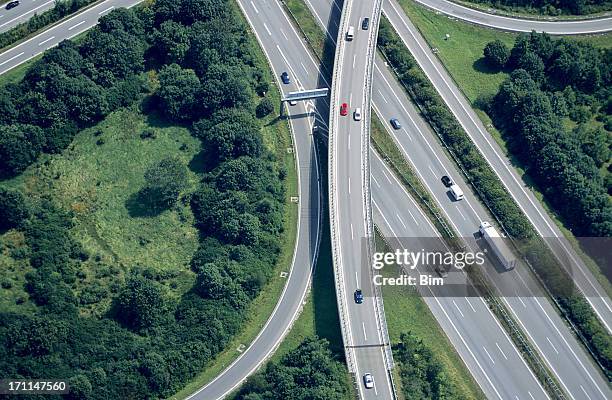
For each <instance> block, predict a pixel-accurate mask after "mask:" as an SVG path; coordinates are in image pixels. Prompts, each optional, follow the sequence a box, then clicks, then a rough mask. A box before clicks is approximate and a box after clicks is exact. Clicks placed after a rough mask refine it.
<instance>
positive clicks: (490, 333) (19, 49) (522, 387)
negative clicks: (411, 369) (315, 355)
mask: <svg viewBox="0 0 612 400" xmlns="http://www.w3.org/2000/svg"><path fill="white" fill-rule="evenodd" d="M305 1H306V2H307V3H311V2H310V0H305ZM318 1H323V0H316V1H315V0H312V4H310V5H311V7H313V4H315V3H317V2H318ZM136 3H138V1H135V0H120V1H119V0H108V1H105V2H103V3H101V4H99V5H97V6H96V7H93V8H92V9H90V10H87V11H85V12H83V13H82V14H79V15H77V16H75V17H72V18H71V19H69V20H68V21H65V22H64V23H62V24H59V25H57V26H56V27H53V28H51V29H50V30H48V31H46V32H45V33H43V34H41V35H39V36H37V37H35V38H33V39H30V40H28V41H26V42H24V43H23V44H21V45H19V46H16V47H15V48H14V49H11V50H9V51H7V52H5V53H3V54H0V73H3V72H5V71H6V70H8V69H10V68H12V67H13V66H16V65H18V64H20V63H22V62H23V61H25V60H26V59H28V58H31V57H32V56H34V55H36V54H39V53H40V52H42V51H43V50H45V49H46V48H49V47H51V46H53V45H55V44H57V43H58V42H59V41H61V40H63V39H65V38H69V37H73V36H75V35H76V34H78V33H80V32H82V31H84V30H86V29H88V28H90V27H91V26H93V25H94V24H95V23H96V21H97V18H99V16H100V15H103V14H104V13H106V12H108V11H110V10H111V9H112V8H113V7H120V6H132V5H134V4H136ZM326 3H327V4H322V6H324V7H325V8H326V10H327V11H326V13H325V12H324V11H325V10H323V9H322V8H321V5H319V6H315V7H313V8H314V9H315V11H316V14H317V16H318V18H320V19H321V20H322V21H325V24H324V25H326V26H327V25H329V27H332V28H333V26H334V24H335V25H336V27H337V21H336V20H335V19H334V18H333V16H332V14H330V10H332V9H336V10H339V8H338V6H337V5H335V4H334V5H331V4H330V3H329V2H328V1H327V2H326ZM360 3H361V2H360ZM387 4H389V3H387ZM241 5H242V7H243V8H244V9H245V13H246V14H247V15H248V16H250V21H249V22H250V23H251V25H252V26H253V27H254V29H255V31H256V32H257V33H258V35H259V36H260V38H262V37H263V38H264V40H261V42H262V44H263V45H264V46H263V47H264V48H265V49H266V52H267V53H268V54H267V55H268V58H269V59H270V61H271V63H272V65H273V68H274V69H275V70H276V72H279V70H277V68H278V69H283V70H285V69H289V70H290V71H291V73H292V74H294V75H295V76H296V80H295V82H296V84H297V85H302V84H304V85H305V86H306V87H309V88H311V87H312V86H313V85H316V84H319V83H320V82H321V78H320V77H319V75H318V68H317V67H318V66H317V65H316V64H315V63H314V62H312V59H311V58H309V57H308V56H307V55H306V54H307V52H306V49H305V48H303V44H302V43H301V42H300V41H299V40H297V36H298V35H297V34H295V32H293V28H292V27H291V24H290V23H289V21H288V20H287V19H286V17H285V16H284V14H283V13H282V11H281V12H280V13H279V12H278V11H273V12H272V13H271V14H267V17H266V18H268V19H267V20H266V19H265V18H264V14H265V13H264V11H262V10H263V9H266V8H269V9H271V10H272V9H273V10H276V9H277V8H278V9H279V8H280V6H279V5H278V2H276V1H273V0H261V1H257V2H253V1H247V0H243V1H242V2H241ZM388 8H389V7H388V5H387V6H386V7H385V12H386V11H387V9H388ZM365 14H366V13H365V12H364V15H363V16H365ZM359 17H360V16H355V17H354V18H355V19H356V22H353V24H354V25H355V27H356V29H358V28H359V21H358V18H359ZM404 18H405V16H404ZM2 21H4V20H3V19H1V17H0V24H1V23H2ZM266 21H267V22H266ZM582 26H584V25H582ZM396 29H397V26H396ZM279 33H280V35H279ZM358 33H360V32H358ZM565 33H571V32H569V30H567V31H566V32H565ZM409 37H410V36H408V35H406V36H405V38H409ZM334 38H335V37H334ZM269 39H273V40H269ZM408 41H411V40H408ZM274 43H275V44H274ZM354 43H357V42H354ZM275 59H276V61H275ZM280 60H282V61H280ZM353 60H355V62H357V57H354V58H353ZM359 61H360V62H361V63H362V68H365V59H364V60H359ZM345 64H350V58H349V59H346V61H345ZM346 67H347V68H349V67H348V66H346ZM358 68H360V67H358ZM374 72H375V83H374V90H373V93H372V94H373V101H374V106H375V107H376V109H378V110H379V112H380V113H381V115H383V117H385V119H388V118H387V117H388V116H389V115H390V116H399V117H400V119H402V122H404V123H405V124H407V123H408V122H407V121H408V120H410V119H415V121H417V122H414V123H410V125H409V127H408V130H402V131H399V132H394V133H396V135H395V138H396V140H398V142H400V143H402V147H403V149H404V152H405V154H406V156H407V158H408V159H409V161H411V162H412V163H413V164H414V165H417V164H419V166H420V165H421V164H422V167H421V168H417V172H418V173H419V174H420V175H421V178H422V179H423V180H424V181H425V182H426V184H429V186H430V190H431V191H433V192H436V195H435V197H436V199H437V201H438V202H439V203H440V204H441V205H442V206H443V207H445V210H446V212H447V215H448V216H449V218H450V219H451V220H453V221H459V222H458V223H457V225H458V226H457V227H458V228H459V229H458V230H459V231H462V232H463V231H466V230H465V229H472V232H473V231H475V230H476V228H477V227H474V224H475V223H477V222H478V221H479V220H480V219H482V218H486V212H485V211H484V210H482V209H481V208H479V207H480V206H479V204H478V203H477V202H476V201H475V199H474V198H473V196H472V194H471V193H468V194H467V199H466V202H465V203H463V202H462V204H450V205H449V203H444V201H445V200H444V197H443V196H446V193H445V192H444V191H443V189H442V193H437V192H440V191H441V189H440V188H439V187H435V186H434V184H433V182H434V177H436V178H437V179H439V175H440V174H441V173H444V172H446V173H450V174H451V175H453V177H454V178H455V179H458V178H460V177H459V174H458V173H457V172H456V171H455V170H454V167H453V165H452V164H450V163H449V162H448V160H445V159H444V157H441V160H442V162H441V163H439V164H438V162H434V160H435V159H436V153H437V151H438V150H440V151H441V149H439V147H435V140H431V138H430V136H431V137H432V134H431V132H429V131H428V130H427V129H428V128H427V127H426V126H420V125H421V124H423V122H422V121H420V120H418V114H417V113H416V112H414V110H412V108H411V106H410V105H409V101H408V99H406V98H405V96H403V93H401V90H396V89H394V88H393V86H397V84H396V83H395V82H393V79H392V76H391V75H390V74H389V73H388V71H386V69H385V66H384V64H382V63H380V62H379V60H378V61H377V64H376V67H375V71H374ZM379 76H382V77H383V79H382V80H386V81H387V83H386V85H388V86H389V87H390V91H388V90H387V88H385V87H382V89H381V90H380V91H378V89H377V88H378V87H379V86H378V85H381V84H380V83H379V82H381V78H380V77H379ZM300 77H301V78H300ZM298 79H300V80H298ZM304 82H308V83H307V84H306V83H304ZM353 83H354V82H349V83H348V85H349V86H350V87H353V86H355V85H354V84H353ZM297 85H296V87H299V86H297ZM321 86H323V84H321ZM363 87H364V86H361V87H360V90H361V91H363ZM291 89H295V87H291ZM348 95H349V97H350V93H348ZM362 99H363V97H362ZM349 100H350V99H349ZM352 103H353V104H352V105H351V110H352V109H353V105H354V104H355V103H354V102H352ZM349 104H351V103H349ZM388 104H393V105H394V106H395V109H390V108H389V107H390V106H389V105H388ZM403 105H405V107H404V106H403ZM335 106H338V105H335ZM325 107H326V105H325V104H317V108H318V110H319V111H320V112H321V114H323V115H325V112H326V110H325ZM388 108H389V109H388ZM387 109H388V110H387ZM295 110H296V111H295V112H294V113H292V115H293V117H292V119H291V122H292V126H293V129H294V134H295V138H296V143H295V150H296V152H298V157H297V158H298V163H299V165H300V172H301V184H300V188H301V193H300V202H304V201H305V199H308V198H310V204H311V205H312V206H313V207H314V204H315V203H316V202H315V201H314V199H315V198H316V197H317V195H316V194H315V190H314V189H313V186H311V191H310V192H309V193H304V191H303V190H302V188H303V186H304V185H307V184H308V181H310V182H311V185H314V184H315V183H314V182H315V181H316V179H315V178H314V176H315V174H314V171H315V170H316V169H315V168H314V167H313V165H312V164H313V162H314V161H315V159H314V153H313V152H312V148H311V150H309V151H306V152H304V151H302V149H305V148H306V146H302V145H301V144H299V143H298V142H299V140H298V138H299V137H301V136H303V137H307V138H309V136H308V135H309V133H310V132H311V128H312V125H311V123H312V122H310V123H309V122H308V121H309V119H308V118H303V116H304V114H306V115H308V114H310V113H311V112H312V111H313V106H312V104H307V105H298V106H296V108H295ZM362 112H363V108H362ZM413 113H414V115H412V114H413ZM300 115H301V116H300ZM345 118H346V117H345ZM320 123H321V124H324V122H322V121H320ZM349 126H350V125H349ZM419 126H420V128H417V127H419ZM348 129H349V131H350V132H352V131H353V130H352V129H351V128H348ZM421 136H422V137H424V138H427V139H423V140H422V141H421V139H419V138H420V137H421ZM398 138H401V139H398ZM415 139H419V146H415V143H414V142H415V141H416V140H415ZM308 140H310V139H308ZM347 142H348V137H347V138H345V142H344V145H345V146H348V143H347ZM351 145H354V144H353V143H351ZM413 147H416V150H415V151H414V152H411V153H410V152H409V150H410V149H412V148H413ZM429 147H431V150H429V152H428V151H426V150H427V148H429ZM416 153H418V154H416ZM442 153H443V152H442ZM303 154H305V156H303ZM306 160H308V161H306ZM447 163H448V164H447ZM428 170H429V172H428ZM304 171H309V172H304ZM428 174H429V175H431V176H428ZM306 175H308V177H306ZM372 181H373V184H372V189H373V191H374V192H373V196H374V198H373V204H374V212H375V215H374V217H375V218H376V220H375V221H376V223H377V224H378V225H379V227H380V228H381V230H382V231H383V233H385V234H386V235H388V236H391V235H393V236H429V235H433V233H431V232H433V228H431V227H429V228H427V227H426V225H427V224H426V222H424V221H425V219H424V217H423V216H422V215H421V214H420V213H419V210H418V207H416V205H415V204H413V203H412V202H411V200H410V199H409V197H407V195H406V194H405V193H404V194H403V195H401V194H399V193H398V190H399V191H400V192H402V190H401V189H400V187H399V184H398V182H396V181H395V180H394V178H393V176H392V175H391V174H390V171H388V170H385V169H384V166H383V165H382V163H380V162H379V160H378V159H377V158H372ZM344 183H346V182H344ZM435 183H436V184H439V182H438V181H436V182H435ZM461 184H462V185H465V183H464V182H461ZM349 186H350V185H349ZM464 188H465V187H464ZM351 190H352V187H351ZM344 194H345V193H343V195H344ZM378 196H380V200H379V197H378ZM306 201H308V200H306ZM446 201H447V202H448V197H446ZM453 206H455V207H453ZM460 206H461V207H464V208H460ZM465 207H467V208H465ZM469 208H474V210H475V211H474V212H473V213H472V214H471V215H470V212H469V210H468V209H469ZM301 210H302V212H303V214H301V215H302V219H301V221H302V222H301V224H302V225H305V224H306V223H307V222H305V221H307V220H310V221H311V222H310V227H311V228H310V232H309V233H306V234H302V228H301V229H300V238H303V240H302V239H301V240H300V242H302V243H306V244H305V246H304V247H303V248H304V251H305V252H306V253H301V254H306V255H304V257H305V260H307V261H305V262H299V263H296V264H294V266H293V270H292V271H293V272H292V273H291V275H290V276H289V277H288V284H287V285H288V288H287V289H286V290H285V292H284V293H283V296H282V297H281V299H280V300H279V304H278V306H277V310H276V311H277V313H278V315H277V318H276V319H274V318H275V317H274V316H273V317H272V318H271V320H270V321H269V323H268V325H267V326H266V328H268V329H271V328H274V329H276V330H278V331H279V332H280V335H277V336H275V337H273V338H271V339H270V340H267V338H266V337H267V336H268V334H269V333H270V332H274V331H273V330H268V331H265V328H264V331H262V334H260V336H259V337H258V339H257V340H255V341H254V342H253V343H252V344H251V346H250V347H249V348H248V350H247V351H245V352H244V355H243V356H242V357H241V358H240V359H239V361H237V362H236V363H235V364H233V365H232V366H231V367H230V368H228V369H227V370H226V371H225V372H224V374H222V375H221V376H220V377H219V378H217V379H216V380H215V381H214V382H213V383H212V384H210V385H209V386H208V387H207V388H205V390H204V391H202V392H200V393H199V394H198V395H197V396H198V398H206V399H208V398H218V397H220V396H222V395H223V394H225V393H227V392H228V391H229V390H231V389H232V388H235V387H236V386H237V385H238V384H239V382H240V381H241V380H242V379H244V378H245V377H246V376H247V375H248V374H249V373H251V372H252V371H253V370H254V369H255V368H256V367H257V366H258V365H260V364H261V362H262V361H263V360H264V359H265V357H267V356H268V355H269V354H270V353H271V352H272V351H273V349H274V348H275V346H276V344H277V343H278V341H280V339H281V338H282V336H283V335H284V333H285V332H286V331H287V329H288V328H289V326H290V324H291V322H292V321H293V317H294V316H295V313H296V312H297V311H298V310H299V307H300V304H301V302H302V299H303V296H304V293H305V292H306V289H307V285H308V277H309V275H310V268H311V265H312V264H311V260H312V258H310V259H309V258H308V257H314V254H315V253H316V243H317V240H316V229H315V228H312V227H313V225H312V224H313V223H314V222H313V221H314V220H316V218H315V217H313V214H312V213H313V212H314V209H313V208H312V207H310V208H309V207H304V205H303V204H301ZM304 216H306V217H304ZM411 221H412V222H411ZM461 221H463V222H461ZM457 227H456V228H457ZM467 227H469V228H467ZM298 251H299V250H297V249H296V260H300V259H299V258H297V257H300V256H298V255H297V254H298ZM300 261H301V260H300ZM300 280H301V281H302V284H294V285H295V286H291V285H292V282H298V283H299V281H300ZM348 285H350V282H349V283H347V288H348ZM347 290H348V289H347ZM346 295H347V299H346V300H347V301H351V300H352V292H349V293H346ZM525 300H526V299H525V298H522V297H515V300H514V303H510V305H511V306H512V307H513V308H514V307H516V309H517V310H519V311H516V310H515V311H514V312H515V315H520V316H523V314H521V313H522V312H525V313H526V314H528V315H529V314H531V313H533V312H534V311H533V310H532V309H536V311H537V309H540V312H539V314H535V315H536V316H539V318H540V319H541V322H540V324H541V325H542V326H541V327H538V328H537V329H535V328H534V325H531V324H530V323H523V328H524V330H525V331H527V332H529V333H530V335H531V336H532V338H531V339H532V340H533V341H534V342H536V343H537V344H538V347H539V349H538V350H539V351H540V352H541V353H544V354H545V357H546V358H547V360H546V362H547V363H548V364H549V366H550V365H552V366H553V369H554V373H555V375H556V376H557V378H558V379H559V380H560V381H563V384H564V386H566V387H564V390H566V391H567V392H569V393H568V394H569V395H570V398H576V399H581V398H593V399H595V398H602V397H603V398H606V397H607V398H609V397H610V393H609V389H608V387H607V385H602V379H601V377H599V376H598V373H597V370H596V368H594V367H593V366H592V365H591V363H590V360H589V359H588V357H586V355H585V354H584V352H583V351H582V349H581V348H580V346H579V345H578V344H577V343H576V342H575V340H574V339H573V337H572V336H571V335H569V336H568V334H567V329H566V328H565V327H564V325H563V323H562V321H560V319H559V317H558V316H556V313H555V312H554V309H552V308H551V309H548V308H547V307H550V305H548V306H547V304H548V303H547V302H545V303H544V304H543V303H542V302H541V299H540V300H539V301H540V303H539V304H538V299H535V301H533V300H530V302H526V301H525ZM426 301H427V302H428V305H429V307H430V309H431V310H432V312H433V313H434V315H435V316H436V318H437V320H438V322H439V323H440V325H441V326H442V327H443V328H444V330H445V333H446V334H447V335H448V336H449V338H450V340H451V341H452V342H453V344H454V345H455V347H456V348H457V351H458V352H459V353H460V355H461V356H462V358H463V360H464V361H465V363H466V365H468V367H469V368H470V371H471V372H472V374H473V375H474V376H475V378H476V380H477V381H478V382H479V384H480V385H481V387H482V388H483V390H484V391H485V394H486V395H487V397H489V398H500V399H506V398H508V399H511V398H518V399H523V398H531V397H533V398H538V399H539V398H546V395H545V394H544V392H543V391H542V389H541V387H540V386H539V384H538V383H537V381H535V378H534V377H533V376H532V375H531V373H530V372H529V370H528V369H527V367H526V365H525V364H524V362H523V361H522V359H521V358H520V357H519V356H518V353H517V352H516V350H515V348H514V346H513V345H512V343H510V341H509V340H507V337H505V334H504V333H503V331H502V330H501V328H500V327H499V325H498V324H497V322H496V321H495V319H494V318H493V316H492V315H491V314H490V313H487V312H485V310H486V306H485V305H484V303H482V301H481V300H480V299H478V298H456V299H447V298H441V299H440V300H439V303H438V302H437V301H434V300H433V299H427V300H426ZM505 301H507V300H505ZM290 303H291V304H290ZM523 303H525V304H523ZM436 307H437V308H436ZM520 308H523V309H525V310H528V311H524V310H520ZM470 311H471V312H470ZM281 314H286V315H284V316H285V317H286V318H279V317H278V316H280V315H281ZM555 316H556V317H555ZM519 319H520V318H519ZM364 323H365V321H364ZM357 328H359V327H358V326H357ZM351 330H353V329H351ZM534 330H535V331H537V332H535V333H534ZM556 331H558V332H556ZM479 332H481V333H482V334H480V335H479ZM366 333H367V331H366ZM355 335H357V333H355ZM364 337H365V335H364V336H362V338H361V339H363V338H364ZM536 337H537V340H536ZM496 339H499V340H496ZM366 358H367V357H366ZM375 358H378V357H375ZM560 360H562V361H560ZM566 363H569V364H567V365H566ZM560 371H562V372H563V373H561V372H560ZM372 373H375V372H374V371H372ZM573 375H576V376H575V377H574V376H573ZM358 378H360V376H358ZM385 380H386V379H385V378H384V377H382V378H381V377H378V376H375V381H376V391H374V392H373V393H374V395H376V394H377V393H376V392H377V391H378V392H379V393H380V390H381V387H382V386H385ZM380 397H383V394H380ZM383 398H387V397H383Z"/></svg>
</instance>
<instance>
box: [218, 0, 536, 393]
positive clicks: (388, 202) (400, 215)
mask: <svg viewBox="0 0 612 400" xmlns="http://www.w3.org/2000/svg"><path fill="white" fill-rule="evenodd" d="M334 10H335V13H334V15H333V16H332V17H330V20H333V19H334V18H338V16H339V9H338V8H334ZM245 12H246V14H247V16H248V18H249V20H250V21H251V22H252V24H253V26H254V27H255V30H257V31H258V32H259V35H260V36H261V37H262V38H264V40H262V43H263V46H264V48H266V49H267V53H268V54H269V55H271V56H272V58H274V57H280V58H282V59H284V60H285V61H286V64H284V65H282V66H280V67H275V68H278V69H276V71H275V72H276V73H277V74H278V73H280V72H282V71H285V70H288V71H289V72H291V73H292V74H295V76H296V78H297V79H298V80H299V81H300V82H301V84H302V85H304V86H305V87H314V86H316V85H317V84H320V83H319V79H320V78H319V77H318V66H317V64H316V62H314V61H313V60H312V57H311V56H310V55H309V54H308V53H307V52H305V51H304V49H303V47H302V45H301V43H299V41H298V40H297V39H296V38H295V36H294V35H291V34H289V32H291V26H290V25H289V24H287V23H286V22H285V21H286V17H285V15H284V12H283V9H282V7H281V6H280V5H279V4H278V3H277V2H275V1H265V2H262V3H260V4H259V5H258V6H257V7H256V8H254V7H245ZM278 21H283V22H282V23H279V22H278ZM335 22H336V24H333V22H330V23H331V24H332V25H334V26H337V21H335ZM279 33H280V34H279ZM335 33H336V32H333V35H334V36H335ZM275 53H276V54H277V55H276V56H275V55H274V54H275ZM294 60H295V62H296V63H297V64H293V63H294ZM323 84H325V85H326V84H327V83H326V82H323ZM320 85H321V84H320ZM317 110H318V111H319V112H320V113H321V114H322V115H326V114H327V104H325V102H321V103H318V104H317ZM296 121H297V120H296ZM305 133H306V132H305ZM296 134H298V135H299V133H298V131H297V130H296ZM351 146H353V145H352V144H351ZM371 176H372V191H373V193H372V196H373V209H374V221H375V223H376V224H377V225H378V227H379V228H380V229H381V230H382V231H383V233H385V234H386V235H388V236H389V237H391V235H394V236H398V237H417V236H418V237H430V236H435V235H436V234H435V230H434V228H433V227H431V225H430V223H429V222H428V221H427V219H426V218H425V217H424V216H423V214H422V213H421V211H420V209H419V208H418V206H417V205H416V203H415V202H414V201H413V200H411V199H410V197H409V196H408V195H407V193H406V192H405V191H404V189H403V188H402V186H401V184H400V183H399V182H398V181H397V180H396V179H395V177H394V176H393V174H392V173H391V171H390V170H388V169H387V168H386V167H385V165H384V164H383V163H382V162H381V160H380V158H378V157H377V156H376V154H374V155H373V157H372V168H371ZM379 210H384V211H382V212H380V211H379ZM349 285H352V282H349ZM348 295H349V297H350V296H351V295H352V293H349V294H348ZM349 300H350V301H352V299H349ZM426 302H427V303H428V306H429V307H430V309H431V310H432V313H433V314H434V316H435V317H436V318H437V320H438V323H439V324H440V325H441V327H442V328H443V330H444V332H445V333H446V335H447V336H448V337H449V339H450V340H451V342H452V343H453V345H454V346H455V348H456V349H457V351H458V352H459V354H460V355H461V357H462V359H463V360H464V362H465V363H466V365H467V366H468V368H469V369H470V371H471V373H472V375H473V376H474V377H475V379H476V381H477V382H478V383H479V384H480V386H481V387H482V389H483V391H484V393H485V394H486V395H487V397H488V398H491V399H515V398H516V397H518V398H520V399H523V398H525V399H530V398H531V396H534V398H536V399H545V398H546V394H545V393H544V391H543V389H542V388H541V387H540V385H539V383H538V382H537V380H536V379H535V377H534V376H533V375H532V374H531V372H530V370H529V369H528V368H527V366H526V365H525V363H524V361H523V360H522V359H521V357H520V355H519V353H518V351H517V350H516V348H515V347H514V345H513V344H512V342H511V341H510V340H509V339H508V337H507V336H506V334H505V333H504V331H503V329H502V328H501V327H500V326H499V324H498V323H497V321H496V320H495V318H494V317H493V315H492V314H491V313H490V312H489V311H488V308H487V306H486V305H485V304H484V302H483V301H482V300H481V299H479V298H467V297H460V298H448V297H445V296H441V297H439V298H438V299H435V298H433V297H431V296H430V297H429V298H427V299H426ZM216 384H217V383H215V384H214V385H216ZM515 396H516V397H515Z"/></svg>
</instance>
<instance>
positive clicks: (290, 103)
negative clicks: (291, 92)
mask: <svg viewBox="0 0 612 400" xmlns="http://www.w3.org/2000/svg"><path fill="white" fill-rule="evenodd" d="M296 104H297V101H296V100H289V105H290V106H294V105H296Z"/></svg>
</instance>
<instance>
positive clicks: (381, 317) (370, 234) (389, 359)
mask: <svg viewBox="0 0 612 400" xmlns="http://www.w3.org/2000/svg"><path fill="white" fill-rule="evenodd" d="M382 3H383V0H376V3H375V4H374V14H373V16H372V22H371V28H370V34H369V36H368V47H367V52H366V60H367V63H366V74H365V76H366V81H365V86H364V94H365V96H364V98H365V104H364V107H363V108H364V118H363V122H364V123H363V124H362V134H361V138H362V141H363V142H362V146H361V148H362V149H363V152H364V154H363V158H362V160H364V162H363V165H362V168H363V177H364V179H363V182H362V185H363V191H364V193H365V196H364V201H365V207H364V208H365V214H366V237H367V238H368V240H367V257H368V265H370V264H371V256H372V254H373V248H374V222H373V220H372V193H371V191H370V125H371V113H372V80H373V75H374V74H373V69H374V59H375V56H376V43H377V38H378V27H379V23H380V16H381V12H382ZM368 271H372V269H371V268H368ZM374 300H375V302H374V304H375V305H376V318H377V325H378V329H379V330H380V332H381V336H382V340H383V343H385V347H384V354H385V361H386V364H387V369H389V370H391V369H393V353H392V351H391V344H390V340H389V331H388V329H387V320H386V318H385V307H384V303H383V297H382V293H381V291H380V287H378V286H376V285H375V286H374ZM390 381H391V386H392V388H393V392H394V393H393V395H394V397H397V396H396V394H395V385H394V383H393V379H390Z"/></svg>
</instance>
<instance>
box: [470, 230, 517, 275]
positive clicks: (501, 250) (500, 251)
mask: <svg viewBox="0 0 612 400" xmlns="http://www.w3.org/2000/svg"><path fill="white" fill-rule="evenodd" d="M479 231H480V235H481V236H482V237H483V238H484V239H485V240H486V241H487V244H488V245H489V247H491V249H492V250H493V252H494V253H495V256H496V257H497V259H498V260H499V261H500V262H501V263H502V265H503V266H504V268H505V269H506V271H509V270H511V269H513V268H514V267H515V266H516V257H515V256H514V253H513V252H512V250H510V248H509V247H508V245H507V244H506V242H504V238H502V237H501V235H500V234H499V233H498V232H497V229H495V227H493V226H492V225H491V224H490V223H488V222H487V221H483V222H482V223H481V224H480V228H479Z"/></svg>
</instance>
